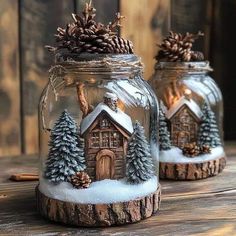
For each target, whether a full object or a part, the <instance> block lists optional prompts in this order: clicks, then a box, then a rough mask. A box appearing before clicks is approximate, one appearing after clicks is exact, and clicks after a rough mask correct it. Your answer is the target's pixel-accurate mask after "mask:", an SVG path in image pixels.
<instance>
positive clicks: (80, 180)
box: [71, 171, 91, 188]
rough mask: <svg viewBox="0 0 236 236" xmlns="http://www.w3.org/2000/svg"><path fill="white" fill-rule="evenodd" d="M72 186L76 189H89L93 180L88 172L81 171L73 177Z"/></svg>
mask: <svg viewBox="0 0 236 236" xmlns="http://www.w3.org/2000/svg"><path fill="white" fill-rule="evenodd" d="M71 184H72V185H73V186H74V188H88V187H89V185H90V184H91V179H90V177H89V175H88V174H87V173H86V172H84V171H80V172H77V173H76V174H75V175H73V176H71Z"/></svg>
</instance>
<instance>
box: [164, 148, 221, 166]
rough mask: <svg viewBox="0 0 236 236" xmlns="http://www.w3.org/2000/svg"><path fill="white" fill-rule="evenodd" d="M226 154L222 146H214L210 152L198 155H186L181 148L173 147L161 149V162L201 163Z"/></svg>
mask: <svg viewBox="0 0 236 236" xmlns="http://www.w3.org/2000/svg"><path fill="white" fill-rule="evenodd" d="M224 156H225V153H224V149H223V147H221V146H219V147H215V148H212V150H211V153H210V154H202V155H199V156H196V157H186V156H184V155H183V154H182V150H181V149H179V148H177V147H172V148H171V149H170V150H167V151H160V162H172V163H199V162H205V161H210V160H214V159H217V158H220V157H224Z"/></svg>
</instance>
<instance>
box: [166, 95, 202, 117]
mask: <svg viewBox="0 0 236 236" xmlns="http://www.w3.org/2000/svg"><path fill="white" fill-rule="evenodd" d="M183 105H186V106H187V107H188V108H189V109H190V110H191V111H192V112H193V113H194V114H195V115H196V116H197V117H198V118H199V119H200V118H201V116H202V112H201V109H200V107H199V106H198V104H197V103H196V102H195V101H193V100H192V99H186V98H185V97H184V96H183V97H181V98H180V99H179V100H178V101H177V102H176V103H175V104H174V105H173V106H172V107H171V108H170V109H169V110H168V111H167V112H166V118H167V119H170V118H171V117H172V116H173V115H174V114H175V113H176V112H177V111H178V110H179V109H180V108H181V107H182V106H183Z"/></svg>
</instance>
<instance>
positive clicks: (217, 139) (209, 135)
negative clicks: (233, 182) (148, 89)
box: [150, 61, 226, 180]
mask: <svg viewBox="0 0 236 236" xmlns="http://www.w3.org/2000/svg"><path fill="white" fill-rule="evenodd" d="M210 71H212V69H211V67H210V66H209V62H207V61H203V62H159V63H157V64H156V66H155V74H154V75H153V77H152V79H151V80H150V84H151V85H152V88H153V89H154V91H155V93H156V95H157V97H158V98H159V100H160V101H161V105H160V113H159V114H160V117H159V118H160V122H159V143H160V177H161V178H167V179H181V180H183V179H187V180H188V179H191V180H195V179H202V178H206V177H210V176H213V175H216V174H218V173H219V172H221V171H222V170H223V168H224V166H225V163H226V159H225V153H224V149H223V127H222V121H223V102H222V94H221V91H220V89H219V88H218V86H217V85H216V83H215V82H214V80H213V79H212V78H211V77H210V76H209V75H208V73H209V72H210ZM199 163H200V164H202V165H199Z"/></svg>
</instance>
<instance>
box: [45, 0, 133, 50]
mask: <svg viewBox="0 0 236 236" xmlns="http://www.w3.org/2000/svg"><path fill="white" fill-rule="evenodd" d="M95 13H96V9H95V8H93V7H92V6H91V1H90V3H86V5H85V9H84V11H83V12H82V16H80V15H77V14H72V18H73V20H74V22H73V23H71V24H68V25H67V26H66V28H65V29H63V28H60V27H59V28H58V29H57V34H56V35H55V37H56V42H57V43H58V45H57V46H56V47H51V46H46V47H47V48H48V50H49V51H53V52H55V51H57V50H61V49H67V50H68V51H70V52H72V53H120V54H132V53H133V45H132V42H131V41H129V40H126V39H124V38H122V37H120V36H117V35H116V32H115V30H116V28H117V27H120V26H121V24H120V21H121V19H123V18H124V17H123V16H121V15H120V13H117V14H116V19H115V20H114V21H113V22H111V23H109V24H108V25H103V24H102V23H100V22H96V21H95V20H94V18H95V15H96V14H95Z"/></svg>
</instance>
